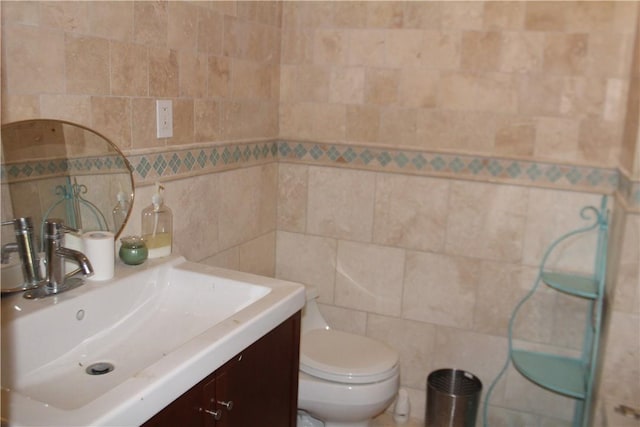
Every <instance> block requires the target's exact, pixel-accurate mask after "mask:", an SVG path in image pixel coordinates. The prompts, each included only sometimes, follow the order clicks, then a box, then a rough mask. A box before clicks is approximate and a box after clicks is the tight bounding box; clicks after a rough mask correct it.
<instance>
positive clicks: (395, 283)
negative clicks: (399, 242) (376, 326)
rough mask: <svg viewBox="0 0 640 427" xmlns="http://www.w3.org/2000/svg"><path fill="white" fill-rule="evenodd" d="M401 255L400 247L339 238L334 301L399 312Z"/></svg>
mask: <svg viewBox="0 0 640 427" xmlns="http://www.w3.org/2000/svg"><path fill="white" fill-rule="evenodd" d="M404 258H405V255H404V251H403V250H400V249H396V248H391V247H385V246H375V245H371V244H365V243H356V242H348V241H344V240H340V241H338V255H337V261H336V284H335V297H334V300H335V304H336V305H338V306H342V307H348V308H352V309H356V310H366V311H368V312H371V313H377V314H384V315H390V316H399V315H400V311H401V304H402V278H403V267H404Z"/></svg>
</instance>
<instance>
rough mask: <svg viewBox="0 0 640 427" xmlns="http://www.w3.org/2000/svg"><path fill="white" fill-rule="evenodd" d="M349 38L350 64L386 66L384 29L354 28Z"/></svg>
mask: <svg viewBox="0 0 640 427" xmlns="http://www.w3.org/2000/svg"><path fill="white" fill-rule="evenodd" d="M350 35H351V38H350V40H349V43H350V46H349V64H350V65H358V66H367V67H383V66H385V57H386V43H387V41H386V35H387V33H386V32H385V31H382V30H352V31H351V32H350Z"/></svg>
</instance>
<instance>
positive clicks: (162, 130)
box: [156, 99, 173, 138]
mask: <svg viewBox="0 0 640 427" xmlns="http://www.w3.org/2000/svg"><path fill="white" fill-rule="evenodd" d="M156 134H157V138H171V137H172V136H173V106H172V102H171V100H170V99H169V100H160V99H158V100H157V101H156Z"/></svg>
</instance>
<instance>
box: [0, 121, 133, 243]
mask: <svg viewBox="0 0 640 427" xmlns="http://www.w3.org/2000/svg"><path fill="white" fill-rule="evenodd" d="M30 122H54V123H56V124H61V125H68V126H73V127H76V128H79V129H81V130H83V131H85V132H90V133H92V134H94V135H95V136H97V137H99V138H101V139H102V140H103V141H104V142H106V143H107V144H108V145H109V146H110V148H111V149H112V150H113V151H114V153H113V154H115V155H118V156H120V158H121V159H122V161H123V164H124V166H125V168H126V170H127V171H128V172H129V181H130V183H131V193H130V194H129V196H130V199H129V201H130V206H129V210H128V212H127V215H126V217H125V219H124V221H123V223H122V225H121V226H120V228H119V229H118V230H113V234H114V239H115V240H116V241H117V239H118V237H119V236H120V235H121V234H122V231H123V230H124V229H125V227H126V225H127V223H128V222H129V219H130V218H131V213H132V211H133V204H134V200H135V181H134V179H133V172H134V169H133V167H132V166H131V162H129V159H127V157H126V156H125V155H124V153H123V152H122V151H121V150H120V148H119V147H118V146H117V145H116V144H114V143H113V142H112V141H111V140H110V139H109V138H107V137H106V136H104V135H103V134H102V133H100V132H97V131H95V130H93V129H91V128H89V127H87V126H84V125H81V124H79V123H74V122H71V121H68V120H60V119H49V118H34V119H26V120H19V121H15V122H8V123H3V124H2V126H1V128H0V136H1V132H4V130H5V128H7V127H10V126H19V125H22V124H27V123H30ZM3 140H4V138H1V137H0V141H3ZM65 144H66V142H65ZM0 149H2V158H3V162H2V165H1V166H2V168H3V169H6V165H7V163H5V159H4V158H5V156H4V142H2V146H1V147H0ZM92 156H93V157H98V156H99V154H97V155H92ZM60 159H62V157H60ZM65 159H66V160H68V161H69V160H70V159H69V158H68V157H65ZM37 161H47V158H46V156H43V157H42V158H34V159H33V160H25V163H28V162H37ZM13 162H17V161H14V160H12V161H11V163H13ZM5 172H6V170H5ZM122 173H125V170H123V171H122ZM3 175H4V176H6V173H5V174H3ZM86 175H91V174H86ZM67 176H68V177H69V176H70V175H67ZM34 180H36V178H34ZM3 181H4V182H2V184H4V183H6V184H7V186H9V185H11V183H10V182H8V181H7V180H6V179H5V180H3ZM43 214H44V212H43ZM114 226H115V224H114Z"/></svg>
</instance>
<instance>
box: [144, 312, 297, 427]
mask: <svg viewBox="0 0 640 427" xmlns="http://www.w3.org/2000/svg"><path fill="white" fill-rule="evenodd" d="M299 349H300V312H298V313H296V314H294V315H293V316H291V317H290V318H289V319H287V320H285V321H284V322H283V323H281V324H280V325H279V326H277V327H276V328H275V329H273V330H272V331H271V332H269V333H267V334H266V335H265V336H263V337H262V338H260V339H259V340H258V341H256V342H255V343H253V344H252V345H251V346H249V347H248V348H246V349H245V350H243V351H242V352H240V353H239V354H237V355H236V356H235V357H233V358H232V359H231V360H229V361H228V362H226V363H225V364H224V365H222V366H221V367H220V368H218V369H216V370H215V371H214V372H213V373H211V374H210V375H209V376H207V377H206V378H205V379H203V380H202V381H200V382H199V383H198V384H196V385H195V386H193V387H192V388H191V389H189V390H188V391H186V392H185V393H184V394H182V395H181V396H180V397H178V398H177V399H176V400H174V401H173V402H172V403H171V404H170V405H169V406H167V407H166V408H164V409H163V410H162V411H160V412H159V413H157V414H156V415H154V416H153V417H152V418H151V419H149V420H148V421H147V422H145V423H144V424H143V426H144V427H160V426H163V427H164V426H166V427H169V426H171V427H174V426H183V427H196V426H197V427H255V426H261V425H262V426H278V427H287V426H290V427H295V425H296V412H297V402H298V364H299Z"/></svg>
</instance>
